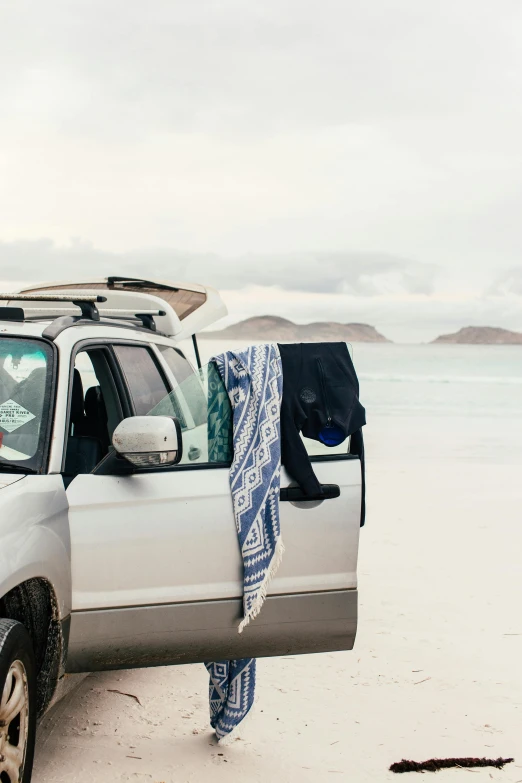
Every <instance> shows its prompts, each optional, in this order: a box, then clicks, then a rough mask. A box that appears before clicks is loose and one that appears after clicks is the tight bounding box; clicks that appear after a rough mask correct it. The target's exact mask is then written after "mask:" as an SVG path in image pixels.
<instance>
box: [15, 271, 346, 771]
mask: <svg viewBox="0 0 522 783" xmlns="http://www.w3.org/2000/svg"><path fill="white" fill-rule="evenodd" d="M0 298H3V299H4V301H3V303H0V304H3V306H2V307H0V498H1V506H0V509H1V513H0V542H1V546H0V697H1V701H0V780H1V781H2V783H4V781H5V782H7V781H9V783H15V781H18V780H21V781H24V782H25V783H26V782H27V781H29V780H30V776H31V768H32V760H33V752H34V734H35V724H36V718H37V716H39V715H41V714H43V712H44V711H45V710H46V709H47V707H48V706H49V704H50V703H51V701H52V700H53V698H55V697H56V694H57V693H58V692H59V689H58V685H59V684H60V681H61V679H62V678H63V675H64V673H66V672H91V671H99V670H103V669H118V668H131V667H147V666H159V665H166V664H178V663H198V662H202V661H208V660H220V659H230V658H238V657H247V656H272V655H287V654H298V653H312V652H321V651H328V650H345V649H351V648H352V646H353V643H354V639H355V633H356V627H357V576H356V569H357V552H358V541H359V524H360V508H361V469H360V462H359V458H358V457H357V456H355V455H352V454H350V453H346V444H345V446H344V452H343V450H342V449H341V450H333V452H332V450H330V451H328V453H325V454H317V455H316V456H314V457H312V459H313V461H314V470H315V472H316V474H317V476H318V478H319V480H320V481H321V482H322V483H323V484H329V485H332V486H331V487H330V488H329V493H328V494H327V497H326V499H324V500H320V501H309V500H308V501H306V500H304V499H303V496H302V495H301V494H300V490H299V488H298V487H296V486H295V484H294V483H293V482H292V481H291V480H290V478H289V477H288V475H287V474H286V473H285V471H284V470H283V474H282V481H281V487H282V489H281V501H282V503H281V524H282V532H283V538H284V541H285V546H286V552H285V555H284V558H283V562H282V565H281V567H280V569H279V571H278V573H277V575H276V577H275V578H274V580H273V581H272V583H271V585H270V591H269V597H268V599H267V601H266V603H265V606H264V608H263V611H262V612H261V614H260V616H259V617H258V618H257V619H256V620H255V622H252V623H251V624H250V625H249V626H248V627H247V628H246V629H245V631H244V632H243V633H242V634H239V633H238V630H237V627H238V621H239V618H240V617H241V613H242V593H243V581H242V562H241V558H240V552H239V547H238V542H237V535H236V529H235V525H234V518H233V513H232V503H231V496H230V489H229V483H228V469H229V464H230V458H231V454H228V458H227V459H223V457H222V456H221V457H220V459H221V461H220V462H214V461H212V457H211V453H210V452H209V448H208V437H207V399H208V394H209V389H208V388H207V385H208V377H209V376H208V373H207V372H206V371H205V368H202V369H201V370H197V369H194V367H193V366H192V364H191V363H190V362H189V360H188V359H187V358H186V357H185V356H184V354H183V353H182V352H181V351H180V349H179V347H178V346H179V343H180V341H181V340H186V339H187V338H191V337H192V336H193V335H195V333H196V332H197V331H199V330H200V329H202V328H204V327H206V326H208V325H209V324H210V323H212V322H213V321H215V320H217V319H218V318H219V317H221V316H222V315H223V314H224V313H225V312H226V310H225V308H224V305H223V303H222V302H221V299H220V297H219V295H218V294H217V292H215V291H214V290H212V289H210V288H205V287H202V286H197V285H174V284H165V283H154V282H151V281H144V280H133V279H128V278H116V277H114V278H107V279H105V280H101V281H92V282H87V283H82V284H71V283H68V284H54V285H52V286H51V285H49V286H47V287H40V288H38V289H31V290H29V289H27V290H26V291H24V292H20V293H19V294H17V295H16V296H15V295H10V296H9V298H8V297H7V296H6V295H4V294H2V295H0ZM194 347H195V355H196V363H199V354H198V352H197V343H196V340H195V338H194ZM229 414H230V412H229V411H228V410H227V411H223V417H224V419H226V418H228V419H229V418H230V415H229ZM157 417H161V418H159V419H158V418H157ZM316 445H317V444H316ZM325 451H327V450H326V449H325ZM341 452H343V453H341ZM330 490H331V491H330Z"/></svg>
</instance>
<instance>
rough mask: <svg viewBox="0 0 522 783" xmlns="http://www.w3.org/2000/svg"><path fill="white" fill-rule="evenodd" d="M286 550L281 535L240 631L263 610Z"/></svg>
mask: <svg viewBox="0 0 522 783" xmlns="http://www.w3.org/2000/svg"><path fill="white" fill-rule="evenodd" d="M284 552H285V545H284V544H283V539H282V538H281V537H280V538H279V541H278V542H277V544H276V548H275V552H274V556H273V558H272V561H271V563H270V568H269V569H268V571H267V572H266V574H265V578H264V579H263V583H262V585H261V587H260V588H259V592H258V595H257V598H256V600H255V601H254V603H253V605H252V607H251V608H250V611H249V612H248V614H247V615H245V617H244V618H243V620H241V622H240V624H239V628H238V632H239V633H243V629H244V628H246V627H247V625H248V624H249V622H250V620H253V619H254V618H256V617H257V615H258V614H259V612H260V611H261V607H262V606H263V604H264V602H265V598H266V596H267V593H268V586H269V584H270V582H271V581H272V577H273V576H274V575H275V573H276V571H277V569H278V568H279V566H280V565H281V560H282V559H283V555H284Z"/></svg>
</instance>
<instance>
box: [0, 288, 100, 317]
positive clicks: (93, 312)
mask: <svg viewBox="0 0 522 783" xmlns="http://www.w3.org/2000/svg"><path fill="white" fill-rule="evenodd" d="M0 300H7V301H8V302H72V304H73V305H76V307H79V308H80V310H81V311H82V316H83V317H84V318H89V319H90V320H91V321H99V320H100V313H99V311H98V308H97V307H96V303H97V302H106V301H107V297H106V296H98V295H91V296H81V295H80V296H76V294H74V296H67V295H62V294H14V293H12V292H11V293H10V294H2V293H0Z"/></svg>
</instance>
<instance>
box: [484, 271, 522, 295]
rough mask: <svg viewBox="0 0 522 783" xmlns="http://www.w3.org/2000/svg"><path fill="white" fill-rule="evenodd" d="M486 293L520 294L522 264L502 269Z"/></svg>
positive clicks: (521, 293) (521, 288)
mask: <svg viewBox="0 0 522 783" xmlns="http://www.w3.org/2000/svg"><path fill="white" fill-rule="evenodd" d="M488 293H489V294H491V295H492V296H495V295H498V294H514V295H515V296H522V266H515V267H511V268H510V269H506V270H504V271H503V272H502V273H501V274H500V275H498V276H497V277H496V279H495V280H494V281H493V283H492V285H491V287H490V288H489V289H488Z"/></svg>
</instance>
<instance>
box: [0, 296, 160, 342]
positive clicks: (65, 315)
mask: <svg viewBox="0 0 522 783" xmlns="http://www.w3.org/2000/svg"><path fill="white" fill-rule="evenodd" d="M0 300H7V301H8V302H59V303H64V302H71V304H73V305H75V306H76V307H78V308H79V309H80V310H81V316H75V315H74V310H71V309H70V308H67V307H63V308H62V307H60V308H53V309H52V310H51V308H49V307H25V308H23V309H22V308H20V307H16V306H15V307H9V306H8V307H2V308H1V310H2V315H3V316H4V318H6V319H7V320H17V321H19V320H22V321H24V320H28V319H27V318H26V314H27V313H32V314H33V315H32V316H30V318H34V319H39V318H42V317H46V316H49V317H52V318H53V319H56V320H58V321H60V322H61V324H60V325H61V326H62V327H63V328H66V326H72V325H73V324H75V323H77V322H78V321H79V320H81V319H86V320H89V321H99V320H100V311H99V310H98V308H97V307H96V304H97V303H102V302H106V301H107V297H106V296H101V295H98V294H90V295H88V294H86V295H81V294H80V295H77V294H76V293H74V294H72V295H69V296H68V295H67V294H16V293H10V294H3V293H0ZM9 310H12V314H11V317H9V316H10V314H9V312H8V311H9ZM163 315H165V311H164V310H142V311H140V312H138V313H137V312H136V311H135V309H120V308H111V309H104V310H102V313H101V317H102V318H104V319H105V318H106V319H107V320H110V319H117V320H122V321H140V322H141V325H142V327H144V328H145V329H150V330H151V331H152V332H155V331H156V323H155V321H154V316H163ZM51 326H52V325H51Z"/></svg>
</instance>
